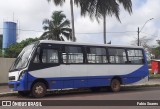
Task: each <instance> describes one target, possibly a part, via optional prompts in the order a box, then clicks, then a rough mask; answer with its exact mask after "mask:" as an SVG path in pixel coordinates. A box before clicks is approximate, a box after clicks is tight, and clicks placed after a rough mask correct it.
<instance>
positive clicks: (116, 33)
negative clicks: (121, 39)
mask: <svg viewBox="0 0 160 109" xmlns="http://www.w3.org/2000/svg"><path fill="white" fill-rule="evenodd" d="M0 29H8V28H0ZM16 30H19V31H33V32H45V31H40V30H27V29H16ZM131 32H132V33H133V32H136V31H120V32H106V33H111V34H120V33H131ZM102 33H103V32H94V33H76V34H102Z"/></svg>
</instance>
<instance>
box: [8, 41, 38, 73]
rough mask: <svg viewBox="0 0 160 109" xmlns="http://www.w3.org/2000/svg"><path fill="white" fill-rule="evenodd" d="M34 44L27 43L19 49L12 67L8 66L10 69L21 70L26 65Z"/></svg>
mask: <svg viewBox="0 0 160 109" xmlns="http://www.w3.org/2000/svg"><path fill="white" fill-rule="evenodd" d="M34 45H35V44H31V45H28V46H26V47H25V48H24V49H23V50H22V51H21V53H20V54H19V55H18V57H17V58H16V60H15V61H14V63H13V65H12V67H11V68H10V71H16V70H21V69H23V68H25V67H27V65H28V62H29V58H30V55H31V53H32V51H33V49H34Z"/></svg>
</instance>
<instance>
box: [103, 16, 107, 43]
mask: <svg viewBox="0 0 160 109" xmlns="http://www.w3.org/2000/svg"><path fill="white" fill-rule="evenodd" d="M103 26H104V28H103V29H104V30H103V32H104V36H103V37H104V44H106V16H105V15H103Z"/></svg>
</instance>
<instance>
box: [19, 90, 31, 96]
mask: <svg viewBox="0 0 160 109" xmlns="http://www.w3.org/2000/svg"><path fill="white" fill-rule="evenodd" d="M18 94H19V95H20V96H23V97H25V96H29V95H30V91H18Z"/></svg>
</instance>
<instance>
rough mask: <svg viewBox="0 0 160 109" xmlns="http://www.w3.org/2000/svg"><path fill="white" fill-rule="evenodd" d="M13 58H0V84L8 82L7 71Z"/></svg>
mask: <svg viewBox="0 0 160 109" xmlns="http://www.w3.org/2000/svg"><path fill="white" fill-rule="evenodd" d="M14 60H15V59H14V58H0V84H3V83H7V82H8V71H9V68H10V67H11V65H12V63H13V61H14Z"/></svg>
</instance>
